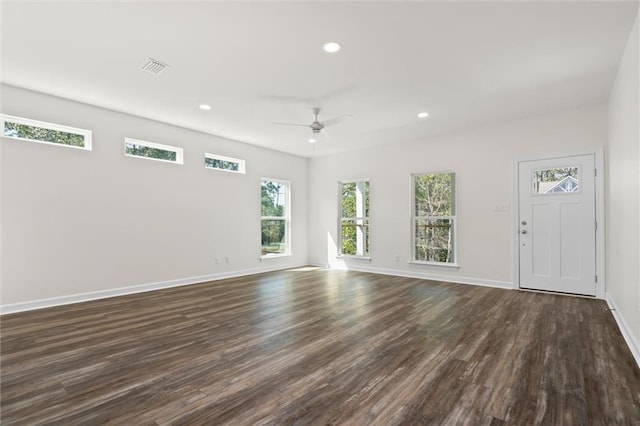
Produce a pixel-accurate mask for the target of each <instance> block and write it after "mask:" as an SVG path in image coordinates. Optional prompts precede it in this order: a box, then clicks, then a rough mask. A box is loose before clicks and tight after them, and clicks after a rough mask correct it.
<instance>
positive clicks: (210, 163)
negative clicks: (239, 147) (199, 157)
mask: <svg viewBox="0 0 640 426" xmlns="http://www.w3.org/2000/svg"><path fill="white" fill-rule="evenodd" d="M204 165H205V166H206V167H209V168H211V169H220V170H231V171H233V172H237V171H239V170H240V164H239V163H236V162H234V161H225V160H220V159H218V158H209V157H205V159H204Z"/></svg>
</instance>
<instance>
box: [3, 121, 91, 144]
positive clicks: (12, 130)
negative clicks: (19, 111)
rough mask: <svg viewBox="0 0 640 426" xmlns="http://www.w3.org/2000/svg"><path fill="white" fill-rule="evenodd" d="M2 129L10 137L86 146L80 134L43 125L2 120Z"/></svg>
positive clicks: (83, 137)
mask: <svg viewBox="0 0 640 426" xmlns="http://www.w3.org/2000/svg"><path fill="white" fill-rule="evenodd" d="M3 131H4V133H3V134H4V136H6V137H10V138H20V139H29V140H33V141H39V142H49V143H55V144H60V145H69V146H77V147H80V148H84V147H85V146H86V143H85V136H84V135H82V134H76V133H71V132H63V131H61V130H54V129H47V128H45V127H37V126H31V125H28V124H20V123H14V122H11V121H4V129H3Z"/></svg>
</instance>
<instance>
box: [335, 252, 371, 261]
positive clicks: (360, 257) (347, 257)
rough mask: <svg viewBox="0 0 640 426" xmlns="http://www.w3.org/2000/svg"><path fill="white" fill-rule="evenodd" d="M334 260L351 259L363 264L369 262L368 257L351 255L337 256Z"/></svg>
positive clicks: (369, 258)
mask: <svg viewBox="0 0 640 426" xmlns="http://www.w3.org/2000/svg"><path fill="white" fill-rule="evenodd" d="M336 259H345V260H346V259H353V260H361V261H363V262H371V257H370V256H354V255H352V254H339V255H338V256H336Z"/></svg>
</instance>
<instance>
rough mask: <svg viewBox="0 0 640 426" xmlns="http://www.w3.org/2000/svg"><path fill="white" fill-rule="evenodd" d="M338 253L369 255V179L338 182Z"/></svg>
mask: <svg viewBox="0 0 640 426" xmlns="http://www.w3.org/2000/svg"><path fill="white" fill-rule="evenodd" d="M339 191H340V197H341V203H340V223H339V225H338V226H339V231H338V232H339V236H340V254H341V255H348V256H369V181H367V180H358V181H353V182H340V183H339Z"/></svg>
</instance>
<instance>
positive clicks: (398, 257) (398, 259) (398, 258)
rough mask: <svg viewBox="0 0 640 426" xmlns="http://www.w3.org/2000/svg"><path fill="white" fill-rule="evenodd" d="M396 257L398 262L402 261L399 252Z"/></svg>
mask: <svg viewBox="0 0 640 426" xmlns="http://www.w3.org/2000/svg"><path fill="white" fill-rule="evenodd" d="M395 259H396V262H400V256H398V255H397V254H396V257H395Z"/></svg>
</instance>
